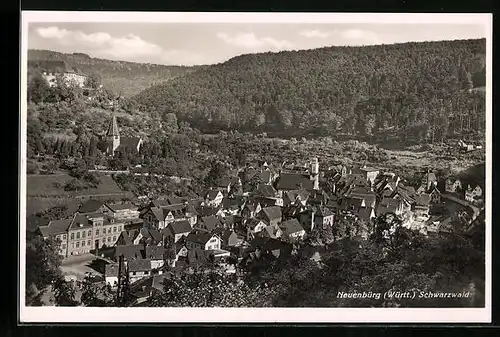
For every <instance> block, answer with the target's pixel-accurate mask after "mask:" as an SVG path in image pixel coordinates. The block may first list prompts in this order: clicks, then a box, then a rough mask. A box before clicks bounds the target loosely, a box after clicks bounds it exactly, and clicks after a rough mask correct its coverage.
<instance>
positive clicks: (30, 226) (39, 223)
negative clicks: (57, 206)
mask: <svg viewBox="0 0 500 337" xmlns="http://www.w3.org/2000/svg"><path fill="white" fill-rule="evenodd" d="M49 222H50V220H48V219H45V218H42V217H39V216H37V215H30V216H28V217H26V230H27V231H30V232H34V231H36V230H37V229H38V227H43V226H47V225H48V224H49Z"/></svg>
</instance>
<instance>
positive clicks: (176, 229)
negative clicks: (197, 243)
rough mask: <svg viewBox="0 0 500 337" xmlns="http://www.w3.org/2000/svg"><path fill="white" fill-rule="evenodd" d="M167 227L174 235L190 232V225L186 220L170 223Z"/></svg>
mask: <svg viewBox="0 0 500 337" xmlns="http://www.w3.org/2000/svg"><path fill="white" fill-rule="evenodd" d="M167 227H168V228H170V230H171V231H172V233H173V234H174V235H175V234H181V233H189V232H191V230H192V228H191V224H190V223H189V221H187V220H181V221H174V222H171V223H169V224H168V226H167Z"/></svg>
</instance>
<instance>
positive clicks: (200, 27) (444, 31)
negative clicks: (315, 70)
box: [28, 22, 486, 66]
mask: <svg viewBox="0 0 500 337" xmlns="http://www.w3.org/2000/svg"><path fill="white" fill-rule="evenodd" d="M485 37H486V30H485V28H484V26H482V25H474V24H455V23H454V24H434V23H422V24H415V23H412V24H394V23H393V24H383V23H376V24H374V23H370V24H345V23H338V24H336V23H327V24H325V23H321V24H312V23H296V24H292V23H281V24H272V23H120V22H118V23H102V22H85V23H78V22H70V23H61V22H50V23H43V22H36V23H30V24H29V26H28V48H29V49H47V50H53V51H58V52H63V53H74V52H81V53H86V54H88V55H90V56H91V57H97V58H104V59H109V60H120V61H130V62H140V63H155V64H164V65H186V66H191V65H203V64H215V63H220V62H224V61H226V60H228V59H230V58H232V57H235V56H238V55H241V54H250V53H260V52H278V51H282V50H302V49H312V48H320V47H326V46H347V45H349V46H360V45H376V44H391V43H401V42H409V41H414V42H420V41H437V40H457V39H475V38H485Z"/></svg>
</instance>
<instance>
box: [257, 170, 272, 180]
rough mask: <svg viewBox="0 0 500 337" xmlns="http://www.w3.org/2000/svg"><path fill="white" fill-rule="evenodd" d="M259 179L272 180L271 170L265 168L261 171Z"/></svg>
mask: <svg viewBox="0 0 500 337" xmlns="http://www.w3.org/2000/svg"><path fill="white" fill-rule="evenodd" d="M259 179H260V181H262V182H268V181H271V171H270V170H264V171H262V172H260V174H259Z"/></svg>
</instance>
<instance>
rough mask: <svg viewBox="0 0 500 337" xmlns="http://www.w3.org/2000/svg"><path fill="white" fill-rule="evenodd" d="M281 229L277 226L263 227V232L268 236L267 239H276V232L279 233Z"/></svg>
mask: <svg viewBox="0 0 500 337" xmlns="http://www.w3.org/2000/svg"><path fill="white" fill-rule="evenodd" d="M280 230H281V229H280V228H279V227H277V226H266V227H264V231H265V232H266V233H267V234H268V235H269V237H271V238H275V237H276V234H277V233H278V231H280Z"/></svg>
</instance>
